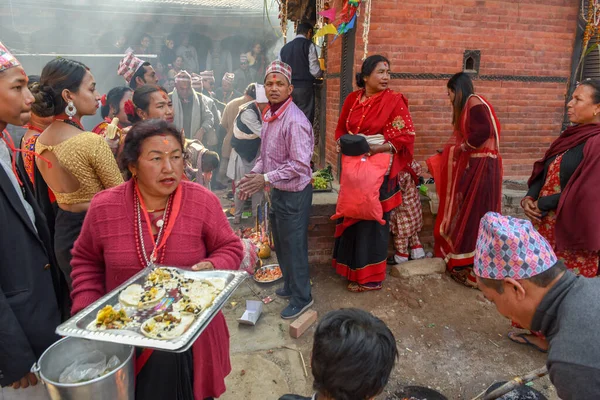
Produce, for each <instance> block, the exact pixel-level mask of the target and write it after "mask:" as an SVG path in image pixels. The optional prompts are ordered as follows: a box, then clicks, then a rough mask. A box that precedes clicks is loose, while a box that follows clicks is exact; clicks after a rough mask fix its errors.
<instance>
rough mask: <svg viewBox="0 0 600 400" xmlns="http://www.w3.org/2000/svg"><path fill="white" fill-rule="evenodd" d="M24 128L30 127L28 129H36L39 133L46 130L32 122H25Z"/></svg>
mask: <svg viewBox="0 0 600 400" xmlns="http://www.w3.org/2000/svg"><path fill="white" fill-rule="evenodd" d="M23 128H25V129H28V130H32V131H36V132H38V133H42V132H44V130H43V129H42V128H40V127H37V126H35V125H32V124H25V125H23Z"/></svg>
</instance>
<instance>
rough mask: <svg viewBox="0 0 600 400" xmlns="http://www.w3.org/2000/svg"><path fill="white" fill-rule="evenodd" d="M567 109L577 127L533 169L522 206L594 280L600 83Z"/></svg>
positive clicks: (533, 339)
mask: <svg viewBox="0 0 600 400" xmlns="http://www.w3.org/2000/svg"><path fill="white" fill-rule="evenodd" d="M567 109H568V111H567V114H568V116H569V120H570V121H571V122H572V123H573V124H575V125H573V126H571V127H569V128H567V129H565V130H564V131H563V133H561V135H560V136H559V137H558V139H556V140H555V141H554V142H553V143H552V144H551V145H550V148H549V149H548V151H547V152H546V154H545V155H544V157H543V158H542V159H541V160H539V161H537V162H536V163H535V164H534V165H533V172H532V174H531V178H529V190H528V192H527V195H526V197H525V198H524V199H523V200H522V201H521V206H522V207H523V210H524V211H525V215H527V217H529V219H531V221H532V223H533V226H534V227H535V228H536V229H537V230H538V231H539V232H540V233H541V234H542V236H544V237H545V238H546V240H548V243H550V245H551V246H552V247H553V248H554V251H555V252H556V255H557V257H558V258H560V259H562V261H563V262H564V263H565V265H566V266H567V268H568V269H570V270H571V271H573V272H574V273H575V274H577V275H582V276H585V277H586V278H594V277H596V275H598V261H599V257H598V251H600V230H599V229H598V226H600V217H598V216H599V215H600V201H599V200H598V187H599V186H600V80H597V79H594V80H588V81H584V82H583V83H582V84H581V85H579V86H578V87H577V89H576V90H575V92H574V93H573V98H572V99H571V101H570V102H569V103H568V104H567ZM513 326H516V325H514V324H513ZM517 327H518V326H517ZM509 338H510V339H511V340H513V341H515V342H517V343H522V344H531V345H533V346H534V347H536V348H538V349H539V350H542V351H545V350H546V349H547V348H548V342H547V341H546V339H545V338H544V337H542V336H541V335H540V334H539V333H531V334H528V333H521V334H517V333H516V332H510V333H509Z"/></svg>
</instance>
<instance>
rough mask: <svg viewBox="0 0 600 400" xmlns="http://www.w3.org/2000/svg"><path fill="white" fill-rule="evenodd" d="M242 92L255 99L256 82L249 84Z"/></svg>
mask: <svg viewBox="0 0 600 400" xmlns="http://www.w3.org/2000/svg"><path fill="white" fill-rule="evenodd" d="M244 94H245V95H246V96H250V97H252V98H253V99H254V100H256V83H251V84H249V85H248V87H247V88H246V91H245V92H244Z"/></svg>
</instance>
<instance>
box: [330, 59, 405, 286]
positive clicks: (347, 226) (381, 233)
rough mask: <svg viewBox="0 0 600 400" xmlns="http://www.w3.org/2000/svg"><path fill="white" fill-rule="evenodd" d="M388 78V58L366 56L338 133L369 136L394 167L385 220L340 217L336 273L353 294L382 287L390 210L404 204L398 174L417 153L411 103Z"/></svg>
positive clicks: (388, 176)
mask: <svg viewBox="0 0 600 400" xmlns="http://www.w3.org/2000/svg"><path fill="white" fill-rule="evenodd" d="M389 79H390V62H389V61H388V60H387V59H386V58H385V57H383V56H380V55H374V56H371V57H368V58H367V59H366V60H365V61H364V62H363V65H362V68H361V72H360V73H358V74H357V76H356V84H357V86H358V87H359V88H360V89H359V90H357V91H355V92H352V93H350V94H349V95H348V97H347V98H346V100H345V101H344V106H343V108H342V112H341V114H340V119H339V121H338V126H337V129H336V131H335V138H336V140H338V143H339V139H340V138H341V137H342V136H343V135H346V134H352V135H363V136H365V137H366V139H367V142H368V143H369V148H370V151H369V153H368V155H369V156H370V155H373V154H380V153H391V160H390V166H389V167H388V170H387V172H386V173H385V177H384V179H383V184H382V185H381V188H380V189H379V200H380V202H381V205H382V209H383V220H384V221H385V224H384V225H381V224H380V223H379V222H378V221H371V220H358V219H352V218H342V219H339V220H338V225H337V228H336V233H335V237H336V241H335V247H334V250H333V266H334V268H335V269H336V271H337V273H338V274H340V275H342V276H345V277H346V278H348V282H349V283H348V290H350V291H351V292H363V291H367V290H379V289H381V287H382V283H383V280H384V279H385V275H386V268H387V248H388V242H389V237H390V227H389V221H390V211H391V210H393V209H394V208H396V207H397V206H398V205H400V204H401V202H402V196H401V193H400V187H399V185H398V174H399V173H400V172H401V171H403V170H405V169H406V168H408V165H409V164H410V163H411V161H412V157H413V147H414V140H415V130H414V127H413V122H412V118H411V116H410V113H409V111H408V101H407V100H406V98H405V97H404V96H403V95H402V94H401V93H396V92H394V91H392V90H391V89H389V88H388V83H389ZM342 185H343V182H342Z"/></svg>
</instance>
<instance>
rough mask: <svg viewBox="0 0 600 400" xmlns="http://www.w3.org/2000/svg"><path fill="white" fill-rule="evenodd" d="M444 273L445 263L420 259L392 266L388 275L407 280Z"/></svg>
mask: <svg viewBox="0 0 600 400" xmlns="http://www.w3.org/2000/svg"><path fill="white" fill-rule="evenodd" d="M445 271H446V263H445V262H444V260H443V259H441V258H422V259H420V260H412V261H407V262H404V263H402V264H398V265H394V266H392V270H391V271H390V274H391V275H392V276H394V277H396V278H409V277H411V276H419V275H431V274H443V273H444V272H445Z"/></svg>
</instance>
